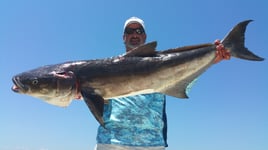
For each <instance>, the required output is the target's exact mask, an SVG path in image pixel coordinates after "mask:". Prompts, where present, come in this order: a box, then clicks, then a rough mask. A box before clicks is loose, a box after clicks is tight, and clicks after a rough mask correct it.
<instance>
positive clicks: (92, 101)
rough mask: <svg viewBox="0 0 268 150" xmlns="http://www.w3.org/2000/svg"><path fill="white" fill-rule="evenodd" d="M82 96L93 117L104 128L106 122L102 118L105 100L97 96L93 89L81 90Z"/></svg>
mask: <svg viewBox="0 0 268 150" xmlns="http://www.w3.org/2000/svg"><path fill="white" fill-rule="evenodd" d="M81 94H82V96H83V99H84V101H85V102H86V104H87V106H88V108H89V110H90V111H91V113H92V114H93V116H94V117H95V118H96V120H97V121H98V122H99V123H100V125H102V126H103V127H104V121H103V118H102V115H103V107H104V99H103V98H102V97H101V96H100V95H98V94H96V93H95V92H94V90H93V89H88V88H87V89H81Z"/></svg>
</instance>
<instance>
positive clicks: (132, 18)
mask: <svg viewBox="0 0 268 150" xmlns="http://www.w3.org/2000/svg"><path fill="white" fill-rule="evenodd" d="M131 23H138V24H140V25H141V26H142V27H143V29H144V30H145V25H144V21H143V20H142V19H140V18H138V17H130V18H129V19H127V20H126V22H125V25H124V31H125V29H126V27H127V26H128V25H129V24H131Z"/></svg>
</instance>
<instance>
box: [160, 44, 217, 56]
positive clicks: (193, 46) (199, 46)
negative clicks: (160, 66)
mask: <svg viewBox="0 0 268 150" xmlns="http://www.w3.org/2000/svg"><path fill="white" fill-rule="evenodd" d="M212 45H213V44H211V43H206V44H198V45H191V46H183V47H177V48H171V49H168V50H164V51H159V52H158V53H159V54H170V53H177V52H184V51H190V50H195V49H197V48H203V47H208V46H212Z"/></svg>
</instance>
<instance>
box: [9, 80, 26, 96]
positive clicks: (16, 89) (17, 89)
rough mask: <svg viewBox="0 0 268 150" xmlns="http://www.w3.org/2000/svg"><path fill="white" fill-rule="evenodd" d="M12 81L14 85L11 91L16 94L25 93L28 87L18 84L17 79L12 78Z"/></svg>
mask: <svg viewBox="0 0 268 150" xmlns="http://www.w3.org/2000/svg"><path fill="white" fill-rule="evenodd" d="M12 81H13V83H14V85H13V86H12V88H11V89H12V91H14V92H16V93H25V92H26V91H27V90H28V87H27V86H25V85H24V84H22V83H21V82H20V78H19V77H13V78H12Z"/></svg>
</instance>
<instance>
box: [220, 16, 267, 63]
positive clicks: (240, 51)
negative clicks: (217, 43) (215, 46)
mask: <svg viewBox="0 0 268 150" xmlns="http://www.w3.org/2000/svg"><path fill="white" fill-rule="evenodd" d="M251 21H252V20H246V21H243V22H240V23H239V24H237V25H236V26H235V27H234V28H233V29H232V30H231V31H230V32H229V33H228V34H227V36H226V37H225V38H224V39H223V40H222V44H223V45H224V46H225V48H227V49H229V50H230V52H231V55H232V56H234V57H237V58H241V59H247V60H253V61H262V60H264V58H262V57H259V56H257V55H256V54H254V53H252V52H251V51H249V50H248V49H247V48H246V47H245V31H246V27H247V25H248V23H250V22H251Z"/></svg>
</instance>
